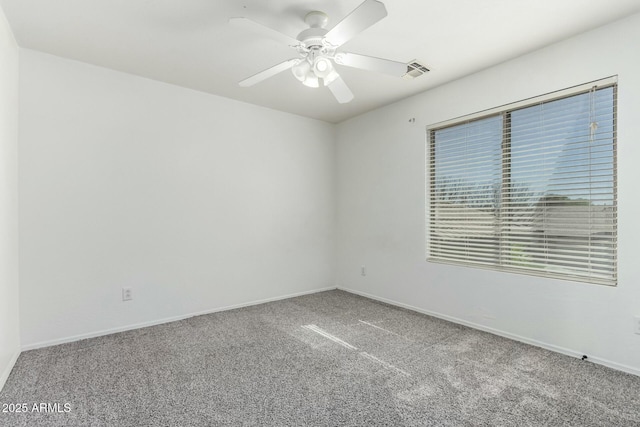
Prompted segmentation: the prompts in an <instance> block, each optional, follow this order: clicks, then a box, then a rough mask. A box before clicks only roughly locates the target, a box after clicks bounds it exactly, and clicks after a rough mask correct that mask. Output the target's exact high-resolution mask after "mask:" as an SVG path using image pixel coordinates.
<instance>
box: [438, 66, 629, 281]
mask: <svg viewBox="0 0 640 427" xmlns="http://www.w3.org/2000/svg"><path fill="white" fill-rule="evenodd" d="M609 87H612V88H613V95H612V96H613V106H612V109H613V111H612V116H613V117H612V125H613V133H612V142H611V144H612V185H613V188H612V193H613V194H612V197H613V200H612V215H613V220H612V221H613V235H612V237H611V242H612V254H613V255H612V256H613V260H612V261H611V266H612V269H613V274H612V278H611V279H603V278H596V277H590V276H587V275H579V274H571V273H570V272H557V271H549V270H534V269H524V268H519V267H517V266H513V265H508V264H507V265H505V264H504V261H503V259H502V257H503V255H502V253H503V249H504V245H503V242H502V233H500V236H499V237H498V248H499V249H498V252H499V255H498V261H497V262H495V263H494V264H482V263H474V262H472V261H471V260H458V261H457V260H445V259H442V258H433V257H431V242H432V236H433V231H432V230H431V226H430V225H431V224H432V223H434V222H435V221H436V217H435V216H436V209H435V208H434V207H433V206H432V205H431V201H432V199H433V198H434V197H435V195H434V188H435V187H434V182H435V179H436V167H435V164H433V163H432V159H434V157H435V150H436V132H437V131H440V130H443V129H446V128H451V127H454V126H458V125H462V124H467V123H472V122H474V121H478V120H484V119H487V118H490V117H494V116H502V128H503V131H502V137H501V142H500V145H501V154H502V156H503V157H502V158H503V165H502V167H501V168H500V169H501V170H500V173H501V183H500V185H501V187H500V188H501V194H503V195H504V194H505V193H504V188H505V181H506V184H509V183H510V179H511V169H512V162H511V143H512V138H511V115H512V113H513V112H514V111H516V110H520V109H525V108H528V107H531V106H535V105H539V104H542V103H548V102H552V101H556V100H560V99H564V98H569V97H572V96H576V95H580V94H584V93H588V92H590V91H594V90H600V89H606V88H609ZM617 90H618V78H617V76H611V77H607V78H604V79H599V80H596V81H592V82H588V83H584V84H581V85H577V86H572V87H569V88H566V89H562V90H559V91H554V92H550V93H547V94H544V95H540V96H536V97H532V98H527V99H524V100H521V101H518V102H514V103H510V104H505V105H501V106H499V107H495V108H491V109H487V110H483V111H479V112H476V113H473V114H469V115H465V116H460V117H456V118H454V119H450V120H446V121H442V122H438V123H435V124H432V125H429V126H427V128H426V143H425V145H426V150H425V154H426V156H425V160H426V168H425V170H426V172H427V173H426V184H427V185H426V191H425V193H426V197H425V199H426V200H425V201H426V203H425V207H426V215H425V231H426V235H425V242H426V246H425V249H426V255H427V256H426V260H427V261H428V262H433V263H438V264H450V265H456V266H464V267H470V268H480V269H488V270H493V271H502V272H509V273H516V274H523V275H528V276H538V277H546V278H553V279H560V280H569V281H575V282H583V283H589V284H600V285H607V286H614V287H615V286H617V281H618V265H617V264H618V258H617V253H618V249H617V240H618V227H617V210H618V194H617V188H618V183H617V180H618V165H617V130H618V124H617V119H618V111H617V100H618V93H617ZM505 156H506V158H508V162H506V163H507V164H506V166H505V165H504V163H505V162H504V159H505ZM502 202H503V201H501V204H500V207H499V209H498V212H499V214H498V217H499V227H504V226H506V224H507V222H505V221H503V220H502V219H501V214H502V213H503V210H504V209H505V208H504V205H503V203H502ZM589 244H590V245H591V243H589ZM590 248H591V246H590ZM547 265H549V264H547Z"/></svg>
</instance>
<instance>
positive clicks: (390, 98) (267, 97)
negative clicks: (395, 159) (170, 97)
mask: <svg viewBox="0 0 640 427" xmlns="http://www.w3.org/2000/svg"><path fill="white" fill-rule="evenodd" d="M383 2H384V3H385V5H386V7H387V11H388V16H387V17H386V18H385V19H383V20H382V21H380V22H378V23H377V24H375V25H374V26H372V27H370V28H369V29H367V30H365V31H364V32H362V33H360V34H359V35H358V36H356V37H355V38H353V39H352V40H351V41H349V42H347V43H346V44H345V45H344V46H343V49H342V50H345V51H351V52H355V53H362V54H365V55H371V56H377V57H382V58H388V59H393V60H396V61H402V62H408V61H410V60H413V59H419V60H421V61H423V62H425V63H426V64H427V66H429V67H430V68H431V72H430V73H428V74H426V75H423V76H421V77H419V78H418V79H415V80H409V81H407V80H402V79H400V78H394V77H390V76H387V75H382V74H376V73H373V72H367V71H362V70H357V69H353V68H347V67H341V68H340V69H339V71H340V74H341V75H342V76H343V78H344V80H345V82H346V83H347V84H348V85H349V86H350V88H351V89H352V91H353V93H354V94H355V99H354V100H353V101H352V102H351V103H349V104H344V105H340V104H338V103H337V102H336V101H335V99H334V98H333V96H332V95H331V93H330V92H329V90H328V89H326V88H318V89H311V88H307V87H305V86H303V85H302V84H301V83H300V82H298V81H297V80H296V79H295V78H294V77H293V75H292V74H291V73H290V72H283V73H281V74H279V75H277V76H275V77H273V78H270V79H269V80H266V81H264V82H262V83H259V84H258V85H256V86H253V87H249V88H242V87H239V86H238V85H237V82H238V81H239V80H241V79H243V78H245V77H248V76H250V75H252V74H255V73H256V72H258V71H261V70H263V69H265V68H268V67H270V66H271V65H274V64H276V63H278V62H281V61H284V60H286V59H289V58H295V57H297V54H296V53H295V51H293V50H292V49H291V48H288V47H287V46H284V45H280V44H279V43H278V42H276V41H273V40H271V39H264V38H261V37H259V36H257V35H255V34H252V33H247V32H243V31H240V30H239V29H238V28H234V27H231V26H229V25H228V24H227V21H228V19H229V18H231V17H238V16H245V17H248V18H251V19H253V20H255V21H259V22H261V23H263V24H265V25H268V26H271V27H273V28H275V29H277V30H279V31H281V32H283V33H286V34H289V35H291V36H293V37H295V36H296V35H297V34H298V33H299V32H300V31H302V30H303V29H305V28H306V25H305V23H304V21H303V18H304V16H305V15H306V14H307V12H309V11H312V10H321V11H324V12H326V13H327V14H328V15H329V19H330V21H329V25H328V27H329V28H330V27H332V26H333V25H334V24H336V23H337V22H338V21H339V20H340V19H341V18H342V17H344V16H345V15H346V14H348V13H349V12H350V11H351V10H352V9H354V8H356V7H357V6H358V5H359V4H360V3H361V0H269V1H265V0H90V1H87V0H55V1H52V0H0V5H1V6H2V9H3V10H4V12H5V14H6V15H7V19H8V20H9V23H10V25H11V27H12V29H13V31H14V33H15V36H16V39H17V41H18V44H19V45H20V46H22V47H25V48H30V49H36V50H40V51H43V52H48V53H52V54H54V55H58V56H62V57H66V58H71V59H75V60H78V61H83V62H87V63H90V64H95V65H99V66H103V67H108V68H112V69H115V70H119V71H124V72H127V73H132V74H136V75H140V76H144V77H148V78H151V79H155V80H160V81H164V82H168V83H173V84H176V85H179V86H184V87H188V88H192V89H196V90H200V91H204V92H210V93H213V94H217V95H221V96H225V97H229V98H234V99H238V100H242V101H246V102H250V103H253V104H258V105H264V106H267V107H270V108H274V109H278V110H282V111H287V112H291V113H295V114H299V115H303V116H308V117H313V118H317V119H321V120H325V121H328V122H334V123H335V122H340V121H342V120H345V119H348V118H350V117H353V116H356V115H358V114H361V113H363V112H365V111H368V110H371V109H374V108H377V107H379V106H382V105H385V104H389V103H391V102H394V101H396V100H399V99H401V98H404V97H407V96H410V95H413V94H415V93H418V92H422V91H424V90H426V89H429V88H432V87H434V86H437V85H440V84H443V83H445V82H447V81H451V80H454V79H456V78H459V77H462V76H464V75H467V74H470V73H473V72H476V71H478V70H481V69H483V68H486V67H488V66H491V65H493V64H496V63H499V62H502V61H505V60H507V59H509V58H513V57H516V56H519V55H522V54H524V53H526V52H529V51H531V50H534V49H537V48H539V47H542V46H545V45H548V44H550V43H553V42H555V41H558V40H561V39H564V38H566V37H568V36H571V35H574V34H577V33H580V32H583V31H586V30H588V29H591V28H595V27H597V26H600V25H603V24H605V23H608V22H611V21H614V20H616V19H619V18H622V17H624V16H628V15H631V14H633V13H636V12H640V0H588V1H585V0H481V1H480V0H383ZM339 67H340V66H339ZM532 72H535V70H532Z"/></svg>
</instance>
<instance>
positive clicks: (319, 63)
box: [313, 56, 333, 79]
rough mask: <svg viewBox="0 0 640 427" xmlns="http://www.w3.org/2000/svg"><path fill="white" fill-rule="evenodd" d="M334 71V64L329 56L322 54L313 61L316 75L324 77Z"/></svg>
mask: <svg viewBox="0 0 640 427" xmlns="http://www.w3.org/2000/svg"><path fill="white" fill-rule="evenodd" d="M332 71H333V64H332V63H331V60H330V59H329V58H325V57H324V56H320V57H318V58H316V59H315V61H313V72H314V73H315V74H316V76H318V77H320V78H322V79H324V78H325V77H327V76H328V75H329V74H331V72H332Z"/></svg>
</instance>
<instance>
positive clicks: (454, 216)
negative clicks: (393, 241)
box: [427, 78, 617, 285]
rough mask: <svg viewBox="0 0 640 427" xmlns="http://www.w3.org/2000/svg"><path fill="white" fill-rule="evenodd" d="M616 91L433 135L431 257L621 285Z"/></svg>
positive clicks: (520, 107)
mask: <svg viewBox="0 0 640 427" xmlns="http://www.w3.org/2000/svg"><path fill="white" fill-rule="evenodd" d="M616 89H617V87H616V83H615V79H613V78H611V79H605V80H603V81H599V82H596V83H591V84H588V85H583V86H581V87H577V88H572V89H569V90H567V91H563V92H561V93H554V94H550V95H546V96H545V97H541V98H538V99H535V100H528V101H523V102H520V103H517V104H514V105H511V106H507V107H503V108H501V109H499V110H493V111H491V112H485V113H480V114H477V115H474V116H472V117H467V118H464V119H461V120H460V119H459V120H455V121H452V122H448V123H444V124H440V125H436V126H434V127H432V128H431V129H429V131H428V146H429V150H428V151H429V162H428V163H429V209H428V218H427V223H428V232H427V240H428V248H429V258H428V259H429V261H436V262H447V263H455V264H462V265H466V266H477V267H486V268H492V269H499V270H505V271H511V272H517V273H525V274H533V275H543V276H547V277H556V278H564V279H570V280H578V281H584V282H590V283H600V284H607V285H615V284H616V273H617V268H616V246H617V227H616V217H617V215H616Z"/></svg>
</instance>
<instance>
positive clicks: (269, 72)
mask: <svg viewBox="0 0 640 427" xmlns="http://www.w3.org/2000/svg"><path fill="white" fill-rule="evenodd" d="M298 61H300V60H299V59H289V60H288V61H284V62H281V63H280V64H278V65H274V66H273V67H271V68H267V69H266V70H264V71H260V72H259V73H258V74H254V75H253V76H251V77H249V78H246V79H244V80H242V81H241V82H240V83H238V84H239V85H240V86H242V87H249V86H253V85H254V84H256V83H260V82H261V81H263V80H266V79H268V78H269V77H272V76H275V75H276V74H278V73H281V72H283V71H284V70H288V69H289V68H291V67H293V66H294V65H296V64H297V63H298Z"/></svg>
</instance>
